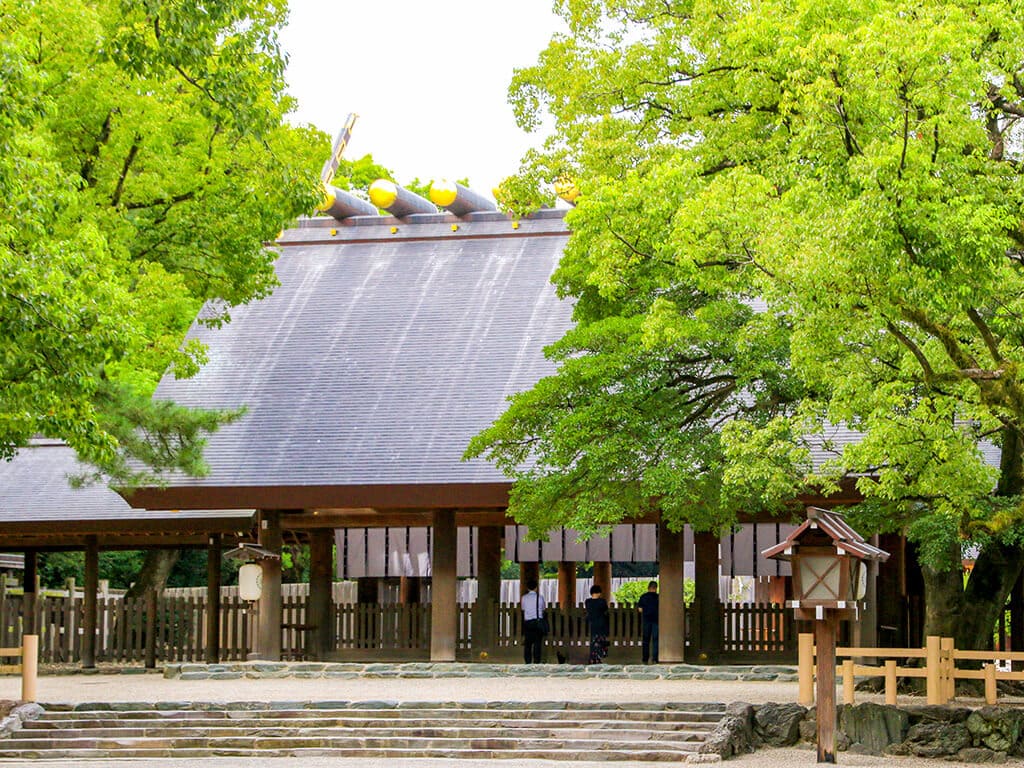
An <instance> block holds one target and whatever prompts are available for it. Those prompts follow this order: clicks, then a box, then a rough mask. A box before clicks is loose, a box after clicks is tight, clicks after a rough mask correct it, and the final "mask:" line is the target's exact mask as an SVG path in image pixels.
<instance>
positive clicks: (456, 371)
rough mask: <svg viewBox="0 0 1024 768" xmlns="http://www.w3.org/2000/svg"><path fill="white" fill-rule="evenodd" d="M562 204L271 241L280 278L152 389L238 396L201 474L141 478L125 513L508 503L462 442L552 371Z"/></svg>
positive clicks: (337, 226)
mask: <svg viewBox="0 0 1024 768" xmlns="http://www.w3.org/2000/svg"><path fill="white" fill-rule="evenodd" d="M567 239H568V231H567V229H566V227H565V223H564V221H563V214H562V212H561V211H542V212H540V213H539V214H536V215H534V216H531V217H528V218H524V219H522V220H521V221H513V220H512V219H510V218H508V217H506V216H504V215H501V214H495V213H484V214H471V215H470V216H468V217H466V218H463V219H456V218H454V217H452V216H448V215H440V214H439V215H414V216H410V217H408V219H405V220H401V221H399V220H397V219H392V218H390V217H356V218H354V219H349V220H346V221H345V222H337V221H334V220H333V219H313V220H309V221H306V222H302V223H301V224H300V226H299V227H297V228H295V229H292V230H288V231H286V232H285V233H283V234H282V236H281V238H280V240H279V243H278V245H279V246H280V256H279V258H278V259H277V262H276V265H275V267H276V271H277V277H278V280H279V281H280V286H279V287H278V288H277V289H276V290H275V291H274V292H273V294H272V295H271V296H269V297H267V298H265V299H263V300H260V301H256V302H253V303H252V304H250V305H247V306H241V307H237V308H235V309H233V310H232V312H231V314H232V319H231V322H230V323H228V324H226V325H224V326H223V327H222V328H219V329H214V328H210V327H206V326H204V325H202V324H198V323H197V324H196V325H195V326H194V327H193V328H192V330H191V331H190V337H192V338H198V339H199V340H201V341H202V342H203V343H204V344H206V345H207V346H208V348H209V362H208V363H207V364H206V365H205V366H203V368H202V370H201V372H200V373H199V374H198V375H197V376H195V377H194V378H192V379H188V380H182V381H177V380H174V379H172V378H165V379H164V381H162V382H161V384H160V386H159V388H158V390H157V397H161V398H169V399H173V400H175V401H176V402H178V403H180V404H183V405H191V406H203V407H208V408H237V407H243V406H244V407H245V408H247V412H246V413H245V415H244V416H243V417H242V418H241V419H239V420H238V421H237V422H236V423H234V424H231V425H228V426H226V427H224V428H222V429H221V430H219V431H218V432H217V433H216V434H214V435H213V436H212V437H211V438H210V440H209V443H208V445H207V448H206V451H205V457H206V460H207V462H208V464H209V465H210V468H211V471H210V474H209V475H208V476H206V477H203V478H199V479H194V478H183V477H176V478H171V479H170V480H169V483H168V485H167V486H166V487H164V488H151V489H141V490H139V491H137V492H136V493H135V494H134V495H133V496H132V497H131V503H132V505H133V506H145V507H150V508H168V507H176V508H183V509H184V508H195V507H200V506H209V505H213V506H217V507H257V508H264V509H267V508H278V509H309V508H318V507H324V508H326V507H334V508H353V507H372V508H390V509H403V508H404V509H413V508H417V509H424V508H432V507H438V506H452V507H460V508H467V507H480V508H494V509H500V508H504V507H505V506H506V504H507V499H508V488H509V481H508V479H507V478H505V477H504V476H503V475H502V474H501V473H500V472H499V471H498V470H497V469H496V468H494V467H493V466H491V465H490V464H488V463H487V462H485V461H482V460H476V461H470V462H463V461H462V454H463V452H464V451H465V449H466V446H467V444H468V442H469V440H470V439H471V438H472V437H473V436H474V435H475V434H477V433H478V432H479V431H480V430H481V429H483V428H485V427H487V426H488V425H489V424H491V423H492V422H493V421H494V420H495V419H496V418H497V417H498V416H499V415H501V413H502V412H503V411H504V410H505V408H506V405H507V403H506V400H507V398H508V396H509V395H512V394H514V393H516V392H520V391H522V390H525V389H527V388H529V387H530V386H531V385H532V384H534V383H535V382H536V381H537V380H538V379H540V378H541V377H542V376H544V375H546V374H548V373H553V372H554V367H553V366H552V365H551V364H550V363H548V362H547V361H546V360H545V358H544V356H543V349H544V347H545V346H546V345H547V344H549V343H551V342H553V341H556V340H557V339H559V338H561V337H562V335H564V333H565V332H566V330H568V329H569V327H570V326H571V314H572V306H571V304H570V302H568V301H562V300H560V299H559V298H558V297H557V295H556V292H555V289H554V287H553V286H552V285H551V282H550V279H551V275H552V273H553V272H554V270H555V268H556V267H557V265H558V262H559V259H560V258H561V255H562V250H563V248H564V246H565V243H566V241H567Z"/></svg>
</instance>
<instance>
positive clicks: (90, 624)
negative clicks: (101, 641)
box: [82, 536, 100, 669]
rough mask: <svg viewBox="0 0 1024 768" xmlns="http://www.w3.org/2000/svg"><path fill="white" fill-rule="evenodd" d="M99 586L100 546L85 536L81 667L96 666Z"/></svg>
mask: <svg viewBox="0 0 1024 768" xmlns="http://www.w3.org/2000/svg"><path fill="white" fill-rule="evenodd" d="M99 586H100V548H99V544H98V542H97V540H96V537H95V536H86V537H85V585H84V587H83V589H84V591H85V594H84V595H83V601H82V611H83V616H82V667H83V668H84V669H92V668H94V667H95V666H96V618H97V616H96V614H97V611H96V607H97V606H96V602H97V600H96V598H97V595H96V593H97V592H98V591H99Z"/></svg>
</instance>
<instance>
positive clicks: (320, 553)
mask: <svg viewBox="0 0 1024 768" xmlns="http://www.w3.org/2000/svg"><path fill="white" fill-rule="evenodd" d="M333 554H334V531H333V530H332V529H330V528H317V529H314V530H312V531H310V532H309V597H308V598H307V600H306V624H308V625H309V626H310V629H309V630H308V631H307V634H306V652H307V654H308V655H309V657H310V658H311V659H315V660H317V661H324V660H325V659H326V658H327V657H328V655H329V654H330V653H332V652H333V651H334V610H333V608H334V598H333V594H332V590H333V587H334V569H333V562H332V560H333V559H334V558H333V557H332V555H333Z"/></svg>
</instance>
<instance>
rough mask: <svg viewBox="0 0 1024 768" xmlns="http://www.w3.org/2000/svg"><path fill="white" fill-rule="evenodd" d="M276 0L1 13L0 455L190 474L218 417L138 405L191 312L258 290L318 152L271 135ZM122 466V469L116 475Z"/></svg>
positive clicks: (169, 1) (174, 353)
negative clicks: (35, 442) (37, 443)
mask: <svg viewBox="0 0 1024 768" xmlns="http://www.w3.org/2000/svg"><path fill="white" fill-rule="evenodd" d="M284 18H285V5H284V2H283V0H271V1H270V2H261V3H254V2H250V1H249V0H223V1H219V2H215V3H206V4H202V5H201V6H200V5H195V4H193V3H186V2H183V1H181V0H145V1H144V2H128V1H127V0H120V1H119V0H93V1H89V2H86V1H85V0H69V1H68V2H63V1H62V2H55V1H54V0H27V2H26V1H25V0H21V1H19V2H14V1H13V0H0V456H5V457H10V456H11V455H13V452H14V451H15V450H16V449H17V447H18V446H20V445H24V444H25V443H26V441H28V440H29V439H30V438H31V437H32V436H33V435H35V434H43V435H47V436H51V437H59V438H62V439H64V440H65V441H66V442H67V443H69V444H70V445H71V446H73V447H74V448H75V449H76V450H77V451H78V453H79V455H80V456H81V457H82V458H84V459H85V460H87V461H89V462H91V463H92V464H93V465H94V466H96V467H97V468H98V469H99V470H100V471H101V472H104V473H106V474H107V475H109V476H111V477H113V478H115V479H117V480H119V481H121V482H132V481H138V480H139V479H141V478H140V476H138V475H137V474H136V473H135V472H134V471H133V470H131V469H130V468H129V467H130V466H133V464H131V462H132V461H134V462H141V463H142V465H144V466H145V467H147V468H148V470H151V471H155V472H159V471H161V470H165V469H169V468H179V469H183V470H185V471H188V472H193V473H195V472H201V471H202V469H203V466H202V460H201V443H202V435H203V433H204V432H205V431H208V430H211V429H214V428H216V426H217V425H218V424H220V423H223V422H224V421H226V420H229V419H231V418H233V417H234V416H236V415H237V414H229V413H217V412H201V411H194V410H189V409H184V408H179V407H176V406H174V405H173V404H168V403H154V402H152V401H150V399H149V394H150V393H151V391H152V389H153V387H154V386H155V383H156V382H157V381H158V380H159V378H160V377H161V376H162V375H163V374H164V373H165V371H170V372H172V373H173V374H174V375H176V376H188V375H191V374H193V373H194V372H195V371H196V370H197V367H198V366H199V365H201V364H202V363H203V362H204V360H205V357H204V350H203V349H202V348H201V347H200V346H198V345H196V344H194V343H189V344H186V345H184V346H181V342H182V339H183V337H184V333H185V331H186V330H187V328H188V325H189V323H190V322H191V320H192V318H193V317H195V315H196V313H197V311H198V310H199V308H200V306H202V304H203V303H204V302H208V301H213V302H215V304H214V306H217V307H219V312H217V313H215V315H214V316H213V317H212V318H211V319H210V321H211V322H221V321H224V320H226V319H228V317H229V309H230V307H231V306H232V305H236V304H240V303H244V302H248V301H251V300H253V299H255V298H259V297H261V296H265V295H266V294H267V293H268V292H269V291H270V290H272V288H273V286H274V284H275V279H274V274H273V269H272V263H273V259H274V254H273V253H272V252H271V251H269V250H268V249H267V248H265V246H264V244H265V243H266V242H268V241H271V240H273V239H274V238H275V236H276V235H277V233H278V232H279V231H280V229H281V228H282V226H283V225H284V224H285V223H286V222H287V221H289V220H290V219H292V218H293V217H295V216H296V215H298V214H300V213H303V212H306V211H310V210H312V209H313V206H314V203H315V201H316V199H317V191H316V182H317V173H316V172H317V170H318V166H319V164H320V163H321V162H322V160H323V157H324V154H325V152H326V151H327V149H326V145H327V139H326V137H325V136H323V135H321V134H320V133H319V132H317V131H314V130H310V129H307V128H294V127H289V126H287V125H285V124H284V123H283V118H284V116H285V114H286V113H287V112H288V110H289V109H290V107H291V103H290V101H289V99H288V98H287V97H286V96H285V94H284V90H283V80H282V74H283V71H284V57H283V55H282V53H281V51H280V49H279V46H278V42H277V31H278V29H279V27H280V25H281V24H282V23H283V21H284ZM134 466H138V464H134Z"/></svg>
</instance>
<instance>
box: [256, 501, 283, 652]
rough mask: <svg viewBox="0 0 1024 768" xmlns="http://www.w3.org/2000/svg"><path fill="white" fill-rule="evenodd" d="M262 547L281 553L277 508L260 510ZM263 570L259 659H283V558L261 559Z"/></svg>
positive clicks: (258, 640) (257, 649) (257, 650)
mask: <svg viewBox="0 0 1024 768" xmlns="http://www.w3.org/2000/svg"><path fill="white" fill-rule="evenodd" d="M259 532H260V540H259V543H260V546H261V547H263V548H264V549H269V550H270V551H271V552H275V553H277V554H278V555H280V554H281V543H282V542H281V513H280V512H279V511H278V510H261V511H260V527H259ZM260 566H261V567H262V569H263V592H262V594H261V595H260V600H259V611H260V613H259V629H258V630H257V632H256V638H257V639H256V653H255V655H256V658H259V659H263V660H264V661H280V660H281V621H282V619H283V617H284V611H283V609H282V606H281V560H280V559H274V558H269V557H268V558H265V559H263V560H260Z"/></svg>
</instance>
